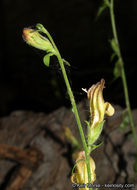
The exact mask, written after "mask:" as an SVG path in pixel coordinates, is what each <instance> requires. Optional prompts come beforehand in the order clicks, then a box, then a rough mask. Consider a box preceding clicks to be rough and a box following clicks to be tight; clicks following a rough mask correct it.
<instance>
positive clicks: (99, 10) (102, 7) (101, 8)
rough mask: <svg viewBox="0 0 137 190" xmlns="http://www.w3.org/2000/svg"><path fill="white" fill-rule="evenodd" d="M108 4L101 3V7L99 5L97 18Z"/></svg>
mask: <svg viewBox="0 0 137 190" xmlns="http://www.w3.org/2000/svg"><path fill="white" fill-rule="evenodd" d="M107 7H108V6H107V4H105V3H103V4H102V5H101V7H99V9H98V12H97V16H96V20H97V19H98V17H99V16H100V15H101V14H102V12H103V11H104V10H105V9H106V8H107Z"/></svg>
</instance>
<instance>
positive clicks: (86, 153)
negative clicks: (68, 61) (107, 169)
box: [47, 32, 92, 190]
mask: <svg viewBox="0 0 137 190" xmlns="http://www.w3.org/2000/svg"><path fill="white" fill-rule="evenodd" d="M47 35H48V37H49V39H50V41H51V43H52V44H53V46H54V48H55V50H56V52H57V55H56V56H57V58H58V61H59V64H60V67H61V70H62V74H63V77H64V80H65V84H66V87H67V91H68V94H69V97H70V101H71V104H72V108H73V112H74V115H75V118H76V121H77V125H78V128H79V132H80V136H81V140H82V144H83V148H84V151H85V157H86V165H87V173H88V182H89V183H90V182H91V172H90V155H89V152H88V147H87V143H86V140H85V136H84V132H83V129H82V124H81V121H80V118H79V114H78V110H77V106H76V102H75V99H74V95H73V92H72V90H71V86H70V83H69V80H68V77H67V73H66V70H65V67H64V63H63V60H62V58H61V55H60V53H59V51H58V48H57V47H56V45H55V43H54V41H53V39H52V37H51V36H50V34H49V33H48V32H47ZM89 190H92V188H89Z"/></svg>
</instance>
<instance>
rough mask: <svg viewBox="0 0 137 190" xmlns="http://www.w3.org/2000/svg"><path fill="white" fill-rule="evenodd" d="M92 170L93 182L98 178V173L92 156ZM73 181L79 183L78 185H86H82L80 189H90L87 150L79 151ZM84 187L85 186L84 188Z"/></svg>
mask: <svg viewBox="0 0 137 190" xmlns="http://www.w3.org/2000/svg"><path fill="white" fill-rule="evenodd" d="M90 171H91V182H89V183H91V184H93V182H94V181H95V180H96V174H95V162H94V160H93V159H92V157H90ZM71 181H72V183H75V184H78V185H84V187H83V186H81V187H80V188H79V189H80V190H88V188H87V184H88V174H87V166H86V161H85V152H84V151H81V152H79V153H78V156H77V159H76V167H75V173H73V175H72V176H71ZM82 187H83V188H82Z"/></svg>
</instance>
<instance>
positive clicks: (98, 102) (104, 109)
mask: <svg viewBox="0 0 137 190" xmlns="http://www.w3.org/2000/svg"><path fill="white" fill-rule="evenodd" d="M104 84H105V80H104V79H101V81H100V82H98V83H97V84H94V85H92V86H91V88H90V89H89V90H88V92H87V96H88V99H89V101H90V114H91V120H90V128H89V134H88V139H90V140H89V143H90V144H93V143H94V142H95V141H96V140H97V139H98V137H99V135H100V133H101V131H102V127H103V120H104V115H105V114H106V115H108V116H112V115H113V114H114V108H113V107H112V105H111V104H110V103H108V102H104V99H103V95H102V94H103V88H104Z"/></svg>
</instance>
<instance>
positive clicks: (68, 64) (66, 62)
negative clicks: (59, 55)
mask: <svg viewBox="0 0 137 190" xmlns="http://www.w3.org/2000/svg"><path fill="white" fill-rule="evenodd" d="M62 61H63V63H65V64H66V65H67V66H69V67H70V66H71V65H70V63H69V62H68V61H66V60H65V59H62Z"/></svg>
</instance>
